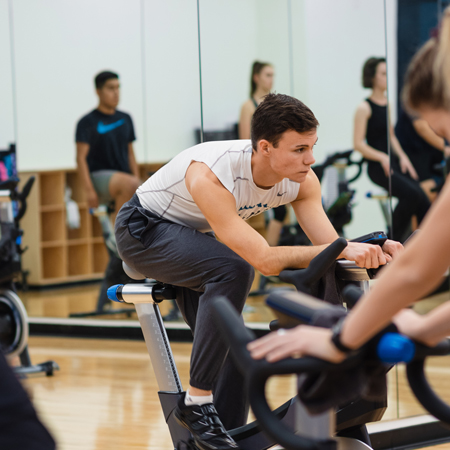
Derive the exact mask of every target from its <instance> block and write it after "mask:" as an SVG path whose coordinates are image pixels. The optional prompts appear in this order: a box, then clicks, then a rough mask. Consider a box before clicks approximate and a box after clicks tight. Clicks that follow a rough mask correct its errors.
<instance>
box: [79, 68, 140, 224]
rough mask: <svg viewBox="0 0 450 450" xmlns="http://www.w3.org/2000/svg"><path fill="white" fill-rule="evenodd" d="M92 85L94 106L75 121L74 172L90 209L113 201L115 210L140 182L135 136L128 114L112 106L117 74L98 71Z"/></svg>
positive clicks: (116, 92) (116, 94)
mask: <svg viewBox="0 0 450 450" xmlns="http://www.w3.org/2000/svg"><path fill="white" fill-rule="evenodd" d="M95 87H96V91H97V95H98V98H99V103H98V106H97V108H96V109H94V110H93V111H92V112H90V113H89V114H87V115H86V116H84V117H82V118H81V119H80V121H79V122H78V124H77V131H76V144H77V164H78V171H79V173H80V175H81V178H82V180H83V183H84V185H85V188H86V193H87V200H88V203H89V207H90V208H95V207H97V206H98V205H99V203H109V202H110V201H111V200H114V201H115V210H116V211H119V209H120V208H121V206H122V205H123V204H124V203H125V202H126V201H128V200H129V199H130V198H131V197H132V196H133V194H134V192H135V191H136V189H137V188H138V187H139V185H140V181H139V170H138V166H137V163H136V159H135V157H134V151H133V141H134V140H135V139H136V137H135V135H134V128H133V122H132V120H131V117H130V115H129V114H126V113H124V112H121V111H118V110H117V109H116V108H117V105H118V104H119V90H120V84H119V76H118V75H117V74H115V73H113V72H101V73H99V74H98V75H97V76H96V77H95ZM113 218H115V214H114V216H113Z"/></svg>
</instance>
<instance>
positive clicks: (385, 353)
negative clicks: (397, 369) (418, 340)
mask: <svg viewBox="0 0 450 450" xmlns="http://www.w3.org/2000/svg"><path fill="white" fill-rule="evenodd" d="M415 352H416V346H415V344H414V342H413V341H411V339H409V338H407V337H406V336H402V335H401V334H398V333H386V334H385V335H384V336H383V337H382V338H381V339H380V341H379V342H378V346H377V355H378V358H380V360H381V361H383V362H385V363H389V364H397V363H400V362H404V363H409V362H410V361H411V360H412V359H413V358H414V354H415Z"/></svg>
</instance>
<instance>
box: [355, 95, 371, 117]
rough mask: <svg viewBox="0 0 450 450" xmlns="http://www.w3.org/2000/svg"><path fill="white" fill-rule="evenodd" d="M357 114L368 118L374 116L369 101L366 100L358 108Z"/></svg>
mask: <svg viewBox="0 0 450 450" xmlns="http://www.w3.org/2000/svg"><path fill="white" fill-rule="evenodd" d="M356 114H359V115H364V116H367V117H370V115H371V114H372V108H371V106H370V102H369V99H368V98H366V99H364V100H363V101H362V102H361V103H360V104H359V105H358V106H357V107H356Z"/></svg>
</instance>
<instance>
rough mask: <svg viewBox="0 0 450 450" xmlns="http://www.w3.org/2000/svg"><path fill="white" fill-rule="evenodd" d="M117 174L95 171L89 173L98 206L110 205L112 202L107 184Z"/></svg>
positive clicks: (112, 171) (108, 171) (109, 171)
mask: <svg viewBox="0 0 450 450" xmlns="http://www.w3.org/2000/svg"><path fill="white" fill-rule="evenodd" d="M117 172H118V170H96V171H95V172H91V174H90V175H91V181H92V184H93V185H94V189H95V192H97V195H98V202H99V203H100V204H105V203H110V202H111V201H112V200H113V198H112V197H111V194H110V193H109V182H110V180H111V177H112V176H113V175H114V174H115V173H117Z"/></svg>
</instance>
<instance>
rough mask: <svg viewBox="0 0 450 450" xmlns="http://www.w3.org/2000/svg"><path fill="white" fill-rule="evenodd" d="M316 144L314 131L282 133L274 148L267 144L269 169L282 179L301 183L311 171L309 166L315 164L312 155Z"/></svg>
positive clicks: (315, 132)
mask: <svg viewBox="0 0 450 450" xmlns="http://www.w3.org/2000/svg"><path fill="white" fill-rule="evenodd" d="M261 142H264V141H261ZM265 142H267V141H265ZM316 142H317V131H316V130H311V131H308V132H306V133H298V132H297V131H293V130H289V131H286V132H284V133H283V135H282V136H281V139H280V140H279V141H278V146H277V147H276V148H275V147H273V146H272V144H270V143H268V146H269V150H270V156H269V161H270V167H271V169H272V170H273V171H274V172H275V173H277V174H278V175H280V176H282V177H283V178H289V179H290V180H292V181H296V182H297V183H302V182H303V181H305V179H306V177H307V175H308V173H309V171H310V170H311V166H312V165H313V164H314V163H315V162H316V160H315V159H314V155H313V147H314V144H315V143H316Z"/></svg>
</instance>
